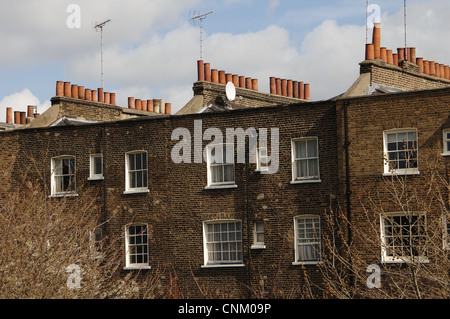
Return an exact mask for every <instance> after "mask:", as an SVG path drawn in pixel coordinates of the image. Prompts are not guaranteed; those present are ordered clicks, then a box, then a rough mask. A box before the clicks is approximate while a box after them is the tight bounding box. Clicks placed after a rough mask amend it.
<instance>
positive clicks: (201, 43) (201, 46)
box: [192, 11, 213, 60]
mask: <svg viewBox="0 0 450 319" xmlns="http://www.w3.org/2000/svg"><path fill="white" fill-rule="evenodd" d="M212 13H213V12H212V11H211V12H207V13H204V14H199V15H196V16H193V17H192V20H196V19H198V20H200V60H203V20H204V19H206V17H207V16H208V15H210V14H212Z"/></svg>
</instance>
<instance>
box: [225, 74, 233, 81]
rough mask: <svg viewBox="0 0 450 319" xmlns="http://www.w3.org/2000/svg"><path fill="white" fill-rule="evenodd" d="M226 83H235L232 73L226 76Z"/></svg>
mask: <svg viewBox="0 0 450 319" xmlns="http://www.w3.org/2000/svg"><path fill="white" fill-rule="evenodd" d="M225 81H226V82H227V83H228V82H233V74H231V73H226V74H225Z"/></svg>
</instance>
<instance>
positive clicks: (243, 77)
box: [239, 75, 245, 89]
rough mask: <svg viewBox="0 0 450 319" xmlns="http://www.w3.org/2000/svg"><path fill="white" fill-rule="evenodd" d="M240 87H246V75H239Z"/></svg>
mask: <svg viewBox="0 0 450 319" xmlns="http://www.w3.org/2000/svg"><path fill="white" fill-rule="evenodd" d="M239 87H240V88H243V89H245V76H243V75H241V76H239Z"/></svg>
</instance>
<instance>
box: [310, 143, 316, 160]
mask: <svg viewBox="0 0 450 319" xmlns="http://www.w3.org/2000/svg"><path fill="white" fill-rule="evenodd" d="M311 157H317V140H309V141H308V158H311Z"/></svg>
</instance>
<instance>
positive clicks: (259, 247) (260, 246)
mask: <svg viewBox="0 0 450 319" xmlns="http://www.w3.org/2000/svg"><path fill="white" fill-rule="evenodd" d="M250 248H251V249H266V245H252V247H250Z"/></svg>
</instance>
